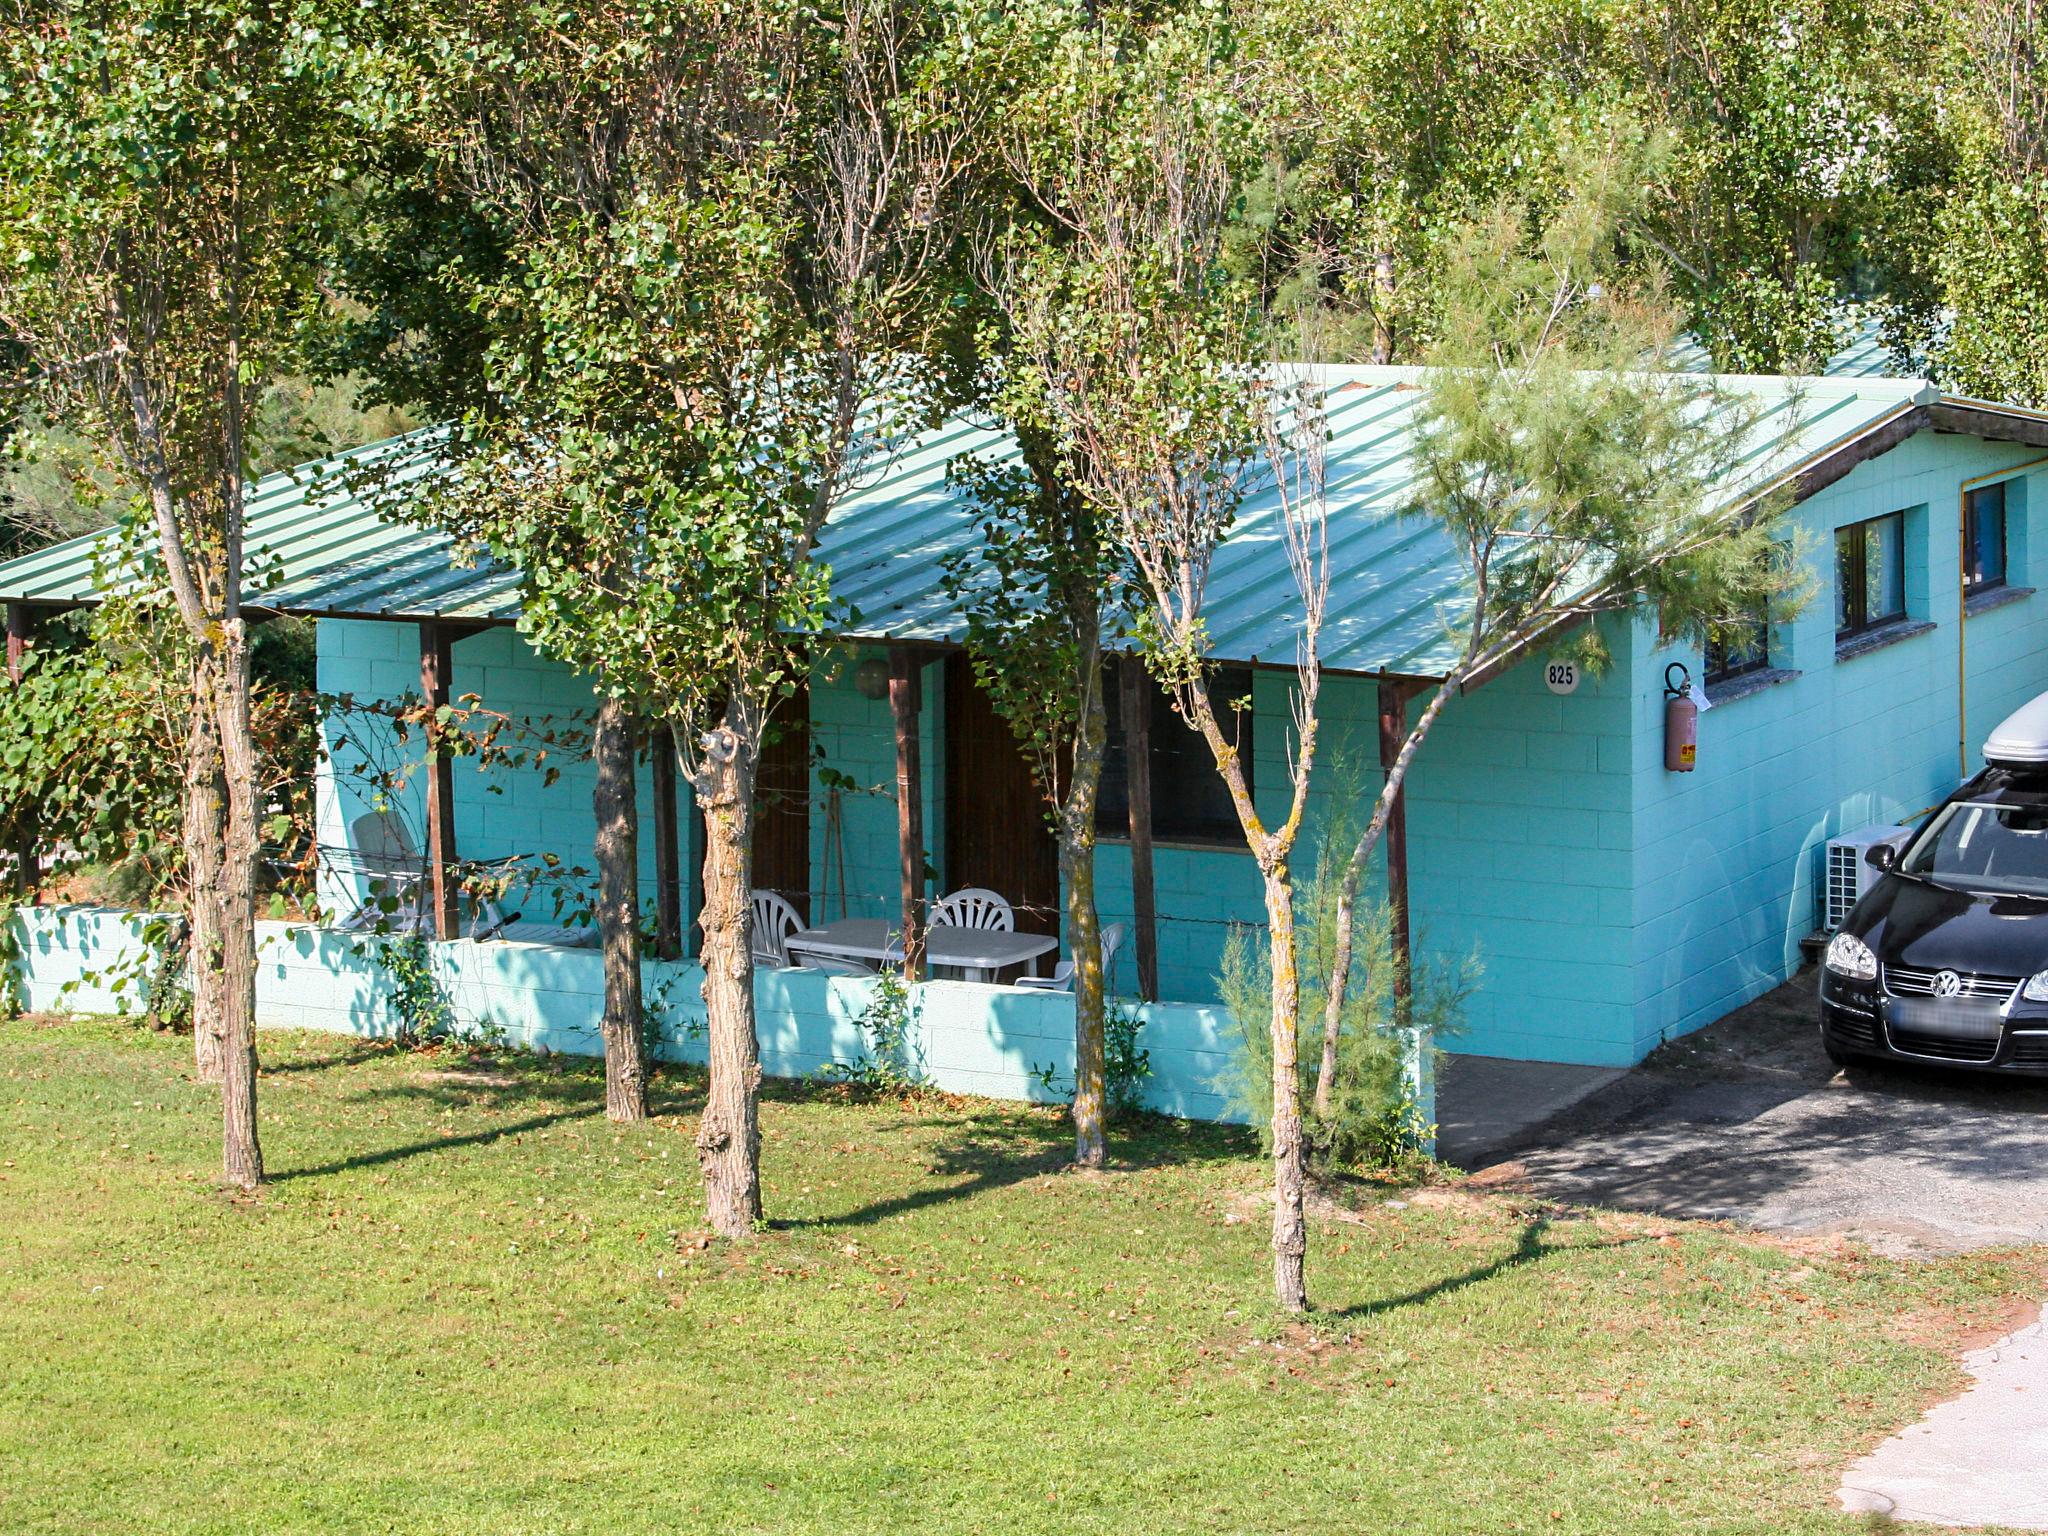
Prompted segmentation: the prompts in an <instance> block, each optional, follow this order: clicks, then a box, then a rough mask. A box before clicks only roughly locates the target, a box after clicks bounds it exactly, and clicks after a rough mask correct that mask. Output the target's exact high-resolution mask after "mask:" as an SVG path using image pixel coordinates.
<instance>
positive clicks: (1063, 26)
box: [947, 0, 1138, 1168]
mask: <svg viewBox="0 0 2048 1536" xmlns="http://www.w3.org/2000/svg"><path fill="white" fill-rule="evenodd" d="M1126 29H1127V31H1126ZM1126 35H1129V36H1136V35H1138V29H1137V28H1136V27H1135V26H1134V25H1133V24H1132V23H1131V21H1130V19H1129V18H1128V17H1124V16H1122V15H1120V14H1119V15H1109V16H1105V15H1100V14H1095V15H1090V14H1088V13H1085V12H1083V11H1081V10H1080V9H1079V8H1077V7H1075V6H1072V5H1068V4H1064V3H1059V0H1054V3H1049V4H1036V5H1023V6H1018V7H1014V8H1013V9H1012V10H1011V12H1010V13H1009V16H1008V18H1007V25H1006V26H1005V27H1003V28H1002V29H1000V30H999V31H998V32H997V33H996V34H995V35H994V36H987V35H985V36H983V37H982V38H981V39H980V40H979V46H978V47H977V49H976V51H975V54H974V60H973V62H974V68H975V73H974V75H973V76H972V79H971V81H970V82H969V83H967V84H965V85H964V86H963V88H964V89H985V90H993V89H995V82H997V81H1001V82H1003V88H1002V93H1001V94H1002V96H1003V98H1004V101H1005V109H1004V112H1003V115H1002V116H1001V118H1000V119H999V120H998V122H997V123H996V124H995V125H994V127H995V129H996V132H995V133H994V134H993V135H991V141H992V144H993V153H991V154H990V155H989V156H988V157H987V163H986V164H985V165H984V166H982V167H981V170H982V174H981V176H980V178H979V180H978V182H977V183H976V200H977V202H978V203H979V204H980V205H981V206H982V207H983V208H984V209H985V210H986V213H985V215H984V221H985V228H984V233H983V236H982V238H981V240H980V242H979V245H978V249H977V250H976V251H975V252H974V253H973V257H972V261H971V266H972V269H973V270H972V280H973V291H974V294H975V297H976V299H977V301H978V308H979V310H980V315H979V324H978V325H977V327H976V328H975V330H974V332H973V342H974V346H973V348H972V354H971V355H972V366H971V367H970V369H969V370H968V377H969V380H970V387H969V391H968V392H969V394H970V397H971V399H972V402H973V404H974V405H975V406H976V407H977V408H979V409H981V410H984V411H987V412H988V413H990V414H991V415H993V416H995V417H996V418H997V419H999V420H1002V421H1004V422H1005V423H1007V424H1008V426H1009V428H1010V431H1011V435H1012V436H1013V438H1014V440H1015V442H1016V445H1017V450H1018V453H1017V460H1016V462H1015V463H998V462H992V461H988V460H983V459H967V460H963V461H958V462H956V463H955V464H954V465H953V466H952V472H951V473H952V479H953V482H954V485H955V488H956V489H957V490H959V491H960V492H962V493H963V494H965V495H966V496H967V497H969V498H970V499H971V500H972V501H973V502H974V504H975V506H976V508H977V510H978V512H979V515H980V518H981V532H982V538H981V541H980V542H979V543H978V544H977V545H976V546H975V547H974V548H973V549H971V550H969V551H966V552H964V553H963V554H962V555H960V556H958V557H956V558H954V559H953V560H951V561H949V563H948V572H947V583H948V585H949V587H950V588H951V590H952V591H953V592H954V594H955V595H956V597H958V598H959V600H960V601H961V603H962V606H963V612H964V613H965V616H966V621H967V634H966V644H967V650H968V653H969V655H970V656H971V657H972V658H973V663H974V671H975V678H976V681H977V682H978V683H979V684H980V686H981V687H982V689H983V690H984V691H985V692H986V693H987V694H988V696H989V698H990V700H991V702H992V703H993V705H994V707H995V709H996V712H997V713H998V714H1000V715H1002V716H1003V718H1004V719H1005V720H1007V721H1008V722H1009V724H1010V726H1011V729H1012V731H1013V733H1014V734H1015V735H1016V737H1017V739H1018V741H1019V742H1020V743H1021V744H1022V745H1023V747H1024V749H1025V751H1026V752H1027V753H1028V754H1029V756H1030V759H1031V762H1032V771H1033V777H1034V779H1035V780H1036V782H1037V784H1038V786H1039V789H1040V791H1041V792H1042V793H1043V794H1044V795H1045V798H1046V801H1047V805H1048V807H1049V810H1050V812H1051V817H1052V823H1053V830H1054V835H1055V838H1056V840H1057V844H1058V848H1059V868H1060V888H1061V899H1062V904H1063V906H1064V918H1065V921H1064V924H1063V926H1064V929H1065V938H1066V944H1067V949H1068V952H1069V954H1070V955H1071V956H1072V957H1073V966H1074V981H1073V995H1074V1103H1073V1115H1074V1161H1075V1162H1076V1164H1077V1165H1079V1166H1081V1167H1084V1168H1093V1167H1100V1166H1101V1165H1102V1163H1103V1162H1104V1161H1105V1160H1106V1158H1107V1156H1108V1144H1107V1135H1106V1111H1107V1107H1108V1093H1109V1080H1108V1068H1107V1056H1106V1042H1105V1035H1104V1024H1105V1009H1106V1001H1105V998H1106V988H1107V985H1108V977H1107V976H1106V975H1105V974H1104V969H1103V963H1102V958H1103V957H1102V925H1101V918H1100V915H1099V913H1098V911H1097V907H1096V900H1095V846H1096V834H1097V827H1096V804H1097V800H1098V796H1099V792H1100V789H1101V784H1102V767H1103V754H1104V748H1105V743H1106V738H1107V724H1106V713H1105V707H1104V700H1103V670H1104V669H1103V662H1104V657H1105V651H1104V645H1103V637H1104V634H1105V632H1106V631H1107V630H1108V629H1110V628H1111V627H1113V625H1114V623H1115V622H1116V620H1117V618H1118V616H1119V614H1120V611H1121V608H1122V606H1123V605H1122V598H1123V596H1124V594H1125V589H1126V587H1127V585H1128V581H1129V576H1130V572H1129V561H1128V558H1127V556H1126V555H1125V552H1124V549H1123V545H1122V542H1121V539H1120V537H1119V530H1118V528H1117V524H1116V520H1115V517H1114V516H1113V514H1112V513H1111V511H1110V509H1109V508H1107V507H1106V506H1104V505H1103V504H1102V503H1100V502H1099V501H1097V500H1095V499H1093V498H1091V497H1090V496H1088V495H1087V494H1086V493H1085V491H1084V490H1083V487H1082V483H1081V482H1082V477H1083V473H1084V471H1083V470H1082V468H1081V466H1080V465H1078V464H1077V463H1076V462H1075V460H1074V456H1073V454H1072V452H1071V451H1070V449H1069V448H1068V446H1067V445H1066V443H1065V442H1064V441H1063V439H1062V437H1061V435H1060V434H1061V425H1062V423H1061V418H1060V415H1059V411H1058V407H1057V404H1056V396H1057V393H1058V380H1057V379H1054V378H1051V377H1049V376H1048V375H1047V374H1046V373H1045V372H1043V371H1042V370H1043V367H1044V365H1045V364H1046V363H1047V362H1048V361H1050V358H1049V356H1048V355H1047V354H1046V353H1045V352H1044V351H1043V350H1042V349H1035V348H1034V347H1033V346H1032V345H1031V344H1030V343H1029V342H1028V341H1024V340H1020V335H1019V331H1018V320H1019V318H1020V315H1019V311H1020V309H1021V310H1033V311H1035V307H1036V306H1038V305H1041V304H1043V303H1046V302H1048V301H1050V302H1052V303H1055V304H1057V303H1061V302H1064V299H1063V296H1061V295H1060V294H1059V293H1058V292H1057V284H1058V281H1059V279H1058V278H1057V276H1056V275H1055V274H1056V273H1058V272H1059V271H1060V270H1061V269H1062V267H1063V266H1064V265H1065V264H1067V263H1070V262H1072V261H1073V260H1074V259H1075V252H1074V250H1073V244H1074V242H1073V239H1072V232H1071V229H1070V227H1069V224H1068V220H1069V219H1070V218H1071V217H1072V216H1073V215H1074V212H1075V210H1073V209H1072V208H1071V207H1070V206H1069V205H1068V203H1067V201H1066V198H1067V193H1068V190H1069V189H1068V188H1067V187H1066V185H1065V184H1064V176H1065V173H1066V170H1067V161H1066V157H1065V151H1066V149H1067V148H1068V147H1069V145H1070V142H1071V137H1070V136H1071V132H1072V124H1071V122H1070V121H1069V120H1068V119H1067V117H1066V115H1065V114H1066V112H1067V110H1068V109H1069V108H1071V107H1072V106H1073V104H1074V94H1073V93H1074V88H1075V86H1076V80H1075V68H1076V58H1077V56H1079V57H1087V58H1093V57H1098V56H1099V55H1100V54H1101V53H1102V52H1103V51H1104V50H1108V49H1113V48H1114V47H1115V46H1116V45H1117V40H1118V39H1119V38H1120V37H1123V36H1126ZM1025 82H1029V83H1028V84H1027V83H1025ZM1076 318H1077V319H1081V318H1085V313H1084V312H1083V311H1081V310H1077V311H1076ZM1048 321H1049V317H1047V316H1044V315H1041V314H1037V313H1035V312H1034V313H1033V314H1032V315H1031V316H1030V318H1028V319H1027V320H1026V321H1025V323H1026V324H1027V325H1030V326H1039V325H1043V324H1045V323H1048Z"/></svg>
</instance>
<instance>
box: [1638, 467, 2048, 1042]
mask: <svg viewBox="0 0 2048 1536" xmlns="http://www.w3.org/2000/svg"><path fill="white" fill-rule="evenodd" d="M2039 457H2040V455H2039V453H2038V452H2037V451H2036V450H2032V449H2028V448H2023V447H2019V446H2015V445H2012V444H2002V443H1987V442H1982V441H1980V440H1978V439H1976V438H1969V437H1957V436H1945V435H1939V434H1936V433H1933V432H1923V433H1921V434H1919V435H1918V436H1917V437H1914V438H1912V439H1911V440H1909V441H1908V442H1906V443H1903V444H1901V445H1900V446H1899V447H1897V448H1895V449H1893V450H1892V451H1891V452H1890V453H1887V454H1885V455H1883V456H1882V457H1879V458H1877V459H1873V460H1871V461H1869V462H1867V463H1865V464H1862V465H1860V466H1858V467H1857V468H1856V469H1855V470H1854V471H1852V472H1851V473H1850V474H1849V475H1847V476H1845V477H1844V478H1843V479H1842V480H1840V481H1838V482H1837V483H1836V484H1835V485H1833V486H1831V487H1829V488H1828V489H1827V490H1825V491H1823V492H1821V493H1820V494H1819V495H1817V496H1814V497H1813V498H1811V499H1810V500H1808V501H1806V502H1804V503H1802V504H1801V505H1800V506H1799V507H1798V508H1796V509H1795V511H1794V514H1793V517H1794V519H1795V521H1796V523H1797V525H1798V527H1799V528H1800V529H1801V530H1802V531H1803V534H1804V536H1805V538H1806V539H1807V540H1808V541H1810V543H1811V545H1812V549H1813V553H1814V556H1815V565H1816V572H1817V575H1818V576H1819V578H1820V580H1819V585H1818V589H1817V590H1816V591H1815V593H1814V595H1813V598H1812V601H1811V602H1810V603H1809V604H1808V605H1807V607H1806V608H1805V610H1804V611H1803V612H1801V613H1800V614H1799V615H1798V617H1797V618H1796V619H1794V620H1793V621H1792V622H1790V623H1788V624H1782V625H1779V626H1777V627H1776V629H1775V631H1774V632H1773V634H1772V636H1771V650H1772V660H1773V663H1774V664H1775V665H1776V666H1778V667H1781V668H1783V669H1785V671H1786V672H1787V673H1788V674H1793V675H1788V676H1786V677H1785V678H1784V679H1783V680H1782V681H1779V682H1777V683H1775V684H1774V685H1772V686H1770V687H1767V688H1764V689H1761V690H1760V691H1756V692H1751V693H1748V694H1746V695H1744V696H1741V697H1737V698H1733V699H1731V700H1729V701H1728V702H1727V703H1725V704H1723V705H1722V706H1721V707H1719V708H1714V709H1710V710H1708V711H1707V713H1706V714H1704V715H1703V716H1702V717H1701V719H1700V722H1699V767H1698V769H1697V770H1696V771H1695V772H1693V773H1690V774H1674V773H1666V772H1665V771H1664V769H1663V707H1664V705H1663V674H1664V667H1665V665H1666V663H1668V662H1670V661H1674V660H1676V661H1681V662H1683V663H1684V664H1685V665H1686V666H1687V667H1688V668H1690V669H1691V671H1692V675H1693V676H1694V677H1695V678H1697V677H1698V676H1699V675H1700V668H1701V661H1700V657H1699V655H1698V654H1697V652H1696V651H1695V650H1693V649H1691V648H1688V647H1674V646H1660V645H1659V644H1658V643H1657V639H1656V636H1655V634H1654V631H1653V630H1652V629H1651V628H1650V627H1649V626H1647V625H1645V626H1639V627H1638V629H1637V631H1636V634H1635V650H1636V655H1637V658H1638V661H1637V665H1636V666H1635V667H1634V669H1633V676H1632V681H1631V698H1630V701H1629V709H1630V712H1631V715H1632V718H1633V722H1634V731H1635V747H1634V753H1633V760H1634V772H1633V774H1632V775H1631V783H1632V786H1633V800H1632V803H1631V805H1630V807H1629V810H1630V819H1631V822H1632V826H1633V837H1634V855H1635V879H1634V924H1635V937H1634V966H1635V988H1634V991H1635V996H1634V1010H1633V1011H1634V1017H1635V1040H1634V1048H1635V1051H1636V1053H1637V1054H1638V1055H1640V1054H1642V1053H1644V1052H1647V1051H1648V1050H1650V1049H1652V1048H1653V1047H1655V1046H1656V1045H1657V1044H1658V1043H1659V1042H1660V1041H1661V1040H1666V1039H1669V1038H1672V1037H1673V1036H1675V1035H1678V1034H1681V1033H1684V1032H1685V1031H1687V1030H1691V1029H1696V1028H1698V1027H1699V1026H1701V1025H1703V1024H1707V1023H1710V1022H1711V1021H1712V1020H1714V1019H1715V1018H1718V1017H1719V1016H1720V1015H1722V1014H1723V1013H1726V1012H1727V1011H1728V1010H1729V1009H1730V1008H1733V1007H1736V1006H1738V1005H1739V1004H1741V1003H1743V1002H1746V1001H1747V1000H1748V999H1750V998H1752V997H1755V996H1757V995H1758V994H1759V993H1761V992H1763V991H1766V990H1768V989H1769V988H1770V987H1772V986H1774V985H1776V984H1777V983H1778V982H1780V981H1782V980H1784V979H1785V978H1786V977H1787V976H1789V975H1790V974H1791V973H1792V972H1793V971H1794V970H1795V969H1797V967H1798V964H1799V948H1798V945H1799V940H1800V939H1801V938H1802V937H1803V936H1804V935H1806V934H1808V933H1811V932H1812V931H1813V930H1814V928H1815V927H1816V926H1817V924H1818V922H1819V912H1818V884H1819V879H1820V875H1821V861H1822V849H1823V847H1824V845H1825V843H1826V841H1827V839H1828V838H1829V837H1831V836H1834V835H1835V834H1837V833H1840V832H1844V831H1853V830H1855V829H1856V828H1858V827H1861V826H1864V825H1867V824H1869V823H1871V822H1891V821H1897V820H1902V819H1904V818H1907V817H1910V816H1912V815H1913V814H1914V813H1916V812H1918V811H1920V810H1922V809H1924V808H1926V807H1928V806H1929V805H1932V804H1933V803H1935V802H1936V801H1938V800H1940V799H1941V798H1942V797H1943V796H1945V795H1946V794H1947V793H1948V792H1949V791H1950V790H1952V789H1954V788H1955V786H1956V784H1957V782H1958V779H1959V775H1960V769H1959V765H1958V761H1957V752H1956V744H1957V694H1958V689H1957V643H1958V639H1959V635H1960V633H1961V631H1962V630H1963V629H1964V628H1965V626H1966V627H1967V641H1966V643H1965V645H1964V652H1965V655H1966V657H1967V661H1968V667H1969V672H1968V679H1969V681H1968V704H1969V710H1968V725H1967V730H1968V742H1969V763H1968V767H1969V770H1970V771H1971V772H1974V771H1975V770H1976V769H1977V768H1978V767H1979V766H1981V764H1982V758H1981V756H1980V754H1979V748H1980V746H1981V744H1982V742H1983V739H1984V737H1985V736H1986V735H1987V734H1988V733H1989V732H1990V730H1991V729H1992V727H1993V726H1995V725H1996V724H1997V723H1998V721H1999V720H2001V719H2002V718H2004V716H2005V715H2006V714H2007V713H2009V712H2010V711H2011V710H2012V709H2014V708H2016V707H2017V706H2019V705H2020V704H2022V703H2024V702H2025V701H2026V700H2028V699H2030V698H2032V697H2033V696H2034V695H2036V694H2038V693H2040V692H2042V691H2043V690H2044V689H2048V596H2026V597H2021V598H2018V599H2017V600H2016V601H2011V602H2008V603H2005V604H2003V605H2001V606H1998V607H1995V608H1992V609H1990V610H1988V611H1980V612H1978V613H1976V614H1974V615H1973V616H1971V617H1970V618H1968V619H1967V620H1964V619H1962V617H1961V614H1960V607H1961V604H1960V601H1959V594H1958V592H1957V585H1958V575H1959V569H1958V560H1959V552H1958V544H1959V540H1958V535H1957V514H1958V497H1959V494H1960V487H1961V485H1962V484H1963V482H1965V481H1967V480H1973V479H1976V478H1978V477H1980V476H1984V475H1987V474H1993V473H1997V472H2002V471H2010V470H2013V469H2015V468H2017V467H2018V466H2020V465H2022V464H2025V463H2028V462H2030V461H2032V460H2034V459H2037V458H2039ZM1894 511H1903V512H1905V513H1906V514H1907V517H1906V571H1907V578H1908V579H1907V583H1906V599H1907V618H1908V620H1909V621H1913V622H1931V623H1932V624H1933V626H1934V627H1933V628H1932V629H1931V630H1927V631H1925V632H1924V633H1919V634H1914V635H1910V636H1908V637H1906V638H1903V639H1900V640H1898V641H1896V642H1895V643H1893V644H1890V645H1887V646H1884V647H1882V648H1880V649H1876V650H1872V651H1868V652H1865V653H1864V654H1860V655H1853V656H1845V657H1843V658H1842V659H1837V656H1836V645H1835V634H1834V612H1835V606H1834V586H1833V581H1834V571H1833V549H1834V543H1833V534H1834V530H1835V529H1836V528H1837V527H1840V526H1842V525H1844V524H1847V523H1853V522H1859V521H1861V520H1863V519H1865V518H1869V517H1876V516H1880V515H1882V514H1885V513H1889V512H1894ZM2006 516H2007V523H2008V545H2009V553H2008V566H2009V570H2010V574H2009V577H2008V581H2009V583H2010V585H2012V586H2013V587H2015V588H2024V587H2027V586H2029V585H2032V584H2035V583H2038V582H2040V581H2041V579H2042V577H2043V576H2044V575H2048V571H2044V570H2042V569H2041V568H2040V561H2041V560H2042V559H2043V558H2048V528H2044V523H2043V519H2044V518H2048V480H2044V476H2043V473H2042V472H2041V471H2039V470H2033V471H2026V472H2024V473H2021V474H2020V475H2019V476H2018V477H2017V480H2016V482H2015V483H2014V484H2013V486H2012V488H2011V489H2009V490H2008V492H2007V512H2006Z"/></svg>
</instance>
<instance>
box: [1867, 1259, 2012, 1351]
mask: <svg viewBox="0 0 2048 1536" xmlns="http://www.w3.org/2000/svg"><path fill="white" fill-rule="evenodd" d="M2040 1289H2042V1284H2041V1275H2040V1273H2039V1271H2038V1270H2037V1271H2036V1275H2035V1285H2034V1290H2035V1291H2036V1292H2038V1291H2039V1290H2040ZM2040 1320H2041V1300H2040V1297H2039V1295H2038V1294H2034V1295H2029V1294H2026V1293H2024V1292H2019V1291H2015V1292H2013V1293H2011V1294H2009V1295H2005V1296H1988V1297H1985V1298H1984V1299H1983V1300H1982V1301H1979V1302H1975V1303H1973V1304H1971V1305H1968V1306H1959V1307H1916V1308H1914V1309H1913V1310H1912V1311H1910V1312H1905V1313H1901V1314H1900V1315H1899V1316H1898V1317H1895V1318H1893V1319H1892V1321H1891V1324H1890V1326H1889V1328H1888V1329H1887V1330H1886V1331H1887V1332H1889V1333H1890V1334H1891V1335H1892V1336H1893V1337H1894V1338H1897V1339H1902V1340H1904V1341H1905V1342H1906V1343H1908V1344H1913V1345H1917V1346H1919V1347H1921V1348H1923V1349H1939V1350H1945V1351H1946V1352H1948V1353H1949V1354H1952V1355H1958V1356H1960V1355H1967V1354H1969V1353H1970V1352H1971V1351H1972V1350H1977V1349H1983V1348H1984V1347H1985V1346H1987V1345H1990V1344H1996V1343H1997V1342H1998V1341H1999V1340H2000V1339H2003V1338H2006V1337H2007V1336H2009V1335H2011V1334H2015V1333H2018V1332H2019V1331H2020V1330H2021V1329H2022V1328H2031V1327H2033V1326H2034V1324H2036V1323H2038V1322H2039V1321H2040Z"/></svg>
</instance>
